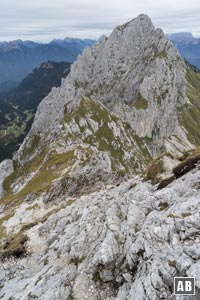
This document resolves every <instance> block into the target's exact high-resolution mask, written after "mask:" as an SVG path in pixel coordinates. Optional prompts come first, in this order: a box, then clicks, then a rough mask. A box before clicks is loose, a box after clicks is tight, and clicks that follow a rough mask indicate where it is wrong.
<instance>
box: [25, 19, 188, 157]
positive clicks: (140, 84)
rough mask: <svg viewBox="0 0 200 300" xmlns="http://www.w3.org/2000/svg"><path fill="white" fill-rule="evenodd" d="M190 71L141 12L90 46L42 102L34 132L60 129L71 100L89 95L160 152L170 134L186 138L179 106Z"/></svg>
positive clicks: (72, 104) (185, 100)
mask: <svg viewBox="0 0 200 300" xmlns="http://www.w3.org/2000/svg"><path fill="white" fill-rule="evenodd" d="M185 73H186V65H185V63H184V61H183V59H182V58H181V57H180V55H179V54H178V53H177V50H176V49H175V47H174V46H172V44H171V43H170V42H169V41H168V40H167V39H166V37H165V36H164V34H163V32H162V30H160V29H155V28H154V26H153V24H152V22H151V20H150V19H149V18H148V17H147V16H145V15H140V16H139V17H138V18H136V19H134V20H132V21H131V22H129V23H127V24H125V25H122V26H118V27H117V28H116V29H115V30H114V31H113V32H112V34H111V35H110V37H108V38H106V37H105V36H103V37H102V38H100V40H99V41H98V42H97V44H95V45H94V46H93V47H92V48H91V49H89V48H86V49H85V50H84V52H83V54H82V55H81V56H79V57H78V59H77V61H76V62H75V63H74V64H73V65H72V67H71V72H70V74H69V76H68V77H67V79H65V80H63V82H62V86H61V88H58V89H53V90H52V92H51V93H50V94H49V96H48V97H46V98H45V99H44V100H43V101H42V103H41V104H40V105H39V108H38V111H37V114H36V117H35V122H34V124H33V126H32V129H31V132H30V134H36V133H38V132H43V133H44V135H45V137H47V133H49V134H50V135H52V134H54V133H55V132H59V124H60V121H61V120H62V118H63V115H64V107H65V105H66V104H67V103H70V104H71V109H73V108H74V107H75V106H76V105H77V102H78V101H79V100H80V99H81V98H82V97H83V96H87V97H89V98H91V99H94V100H99V101H101V102H102V103H103V104H104V105H106V106H107V107H108V109H109V110H110V111H111V112H113V113H115V114H116V115H118V116H120V118H122V120H123V121H125V122H128V123H129V124H130V125H131V127H132V128H133V130H134V131H135V132H136V134H137V135H139V136H140V137H148V138H150V139H152V141H153V143H151V146H150V151H151V152H152V155H153V156H156V155H158V154H159V153H160V151H161V148H162V147H163V146H164V145H165V138H167V137H169V136H171V135H178V136H179V137H180V138H182V140H186V138H185V133H184V131H183V130H182V129H181V128H180V126H179V123H178V117H177V108H178V107H181V106H183V105H184V104H185V103H186V102H187V96H186V85H185V83H186V79H185ZM183 143H184V141H183ZM185 144H186V148H187V146H188V145H187V142H186V141H185Z"/></svg>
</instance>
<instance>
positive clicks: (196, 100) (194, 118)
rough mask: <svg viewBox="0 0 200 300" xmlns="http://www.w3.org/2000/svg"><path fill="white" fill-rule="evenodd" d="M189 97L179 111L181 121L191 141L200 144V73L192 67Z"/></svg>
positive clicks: (188, 84)
mask: <svg viewBox="0 0 200 300" xmlns="http://www.w3.org/2000/svg"><path fill="white" fill-rule="evenodd" d="M186 80H187V97H188V99H189V101H190V103H186V104H185V105H184V107H182V108H181V109H180V111H179V121H180V124H181V126H183V127H184V128H185V129H186V133H187V137H188V139H189V141H190V142H191V143H193V144H195V145H199V144H200V73H198V72H195V71H194V70H192V69H191V68H188V69H187V75H186Z"/></svg>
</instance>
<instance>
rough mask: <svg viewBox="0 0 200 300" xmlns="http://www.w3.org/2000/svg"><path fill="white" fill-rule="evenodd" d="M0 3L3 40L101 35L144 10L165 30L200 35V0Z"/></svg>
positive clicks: (25, 0)
mask: <svg viewBox="0 0 200 300" xmlns="http://www.w3.org/2000/svg"><path fill="white" fill-rule="evenodd" d="M1 2H3V3H1ZM0 5H1V10H0V40H6V39H7V40H10V39H16V38H22V39H28V38H30V39H32V40H50V39H52V38H54V37H56V38H59V37H60V38H61V37H65V36H75V37H85V38H98V37H99V36H100V35H101V34H109V33H110V32H111V30H112V29H113V28H114V27H115V26H116V25H118V24H122V23H124V22H127V21H129V20H130V19H132V18H134V17H136V16H137V15H138V14H141V13H145V14H148V15H149V16H150V17H151V18H152V20H153V22H154V24H155V25H156V26H157V27H162V28H163V29H164V31H165V32H177V31H192V32H193V33H194V34H196V35H198V34H199V35H200V18H199V15H200V1H199V0H190V1H188V0H168V1H161V0H139V1H138V0H137V1H136V0H123V1H122V0H73V1H69V0H48V1H47V0H18V1H16V0H6V1H4V0H0Z"/></svg>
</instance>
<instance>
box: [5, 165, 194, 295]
mask: <svg viewBox="0 0 200 300" xmlns="http://www.w3.org/2000/svg"><path fill="white" fill-rule="evenodd" d="M134 186H135V187H134ZM57 201H60V200H59V199H54V204H55V203H56V202H57ZM25 205H27V206H28V203H23V204H22V205H21V206H19V207H18V212H17V211H16V213H15V215H14V216H13V217H12V218H11V219H10V220H8V221H7V222H5V224H6V227H7V230H9V231H11V230H16V228H17V227H18V226H19V225H20V223H22V224H23V222H27V215H26V214H24V213H23V210H24V209H25ZM38 205H41V204H39V203H38ZM32 206H33V205H32ZM199 207H200V170H199V168H198V167H197V168H196V169H194V170H193V171H191V172H189V173H188V174H186V175H184V176H183V177H181V178H180V179H178V180H176V181H174V182H173V183H172V184H171V185H169V186H168V187H167V188H165V189H163V190H160V191H155V188H154V187H153V186H151V184H149V183H139V182H138V181H137V180H135V181H133V180H130V181H128V182H126V183H123V184H121V185H120V186H118V187H110V188H108V189H107V190H101V191H99V192H94V193H92V194H90V195H85V196H81V197H80V198H73V199H72V198H67V197H66V198H65V199H63V201H62V204H61V203H60V206H59V207H57V210H58V211H57V212H55V211H54V213H51V216H50V217H49V218H48V219H47V220H46V221H41V222H38V224H34V225H32V226H33V227H31V226H30V227H31V228H30V229H28V231H27V232H26V234H27V237H28V241H27V242H26V253H24V257H23V256H22V257H21V258H13V259H8V260H5V261H4V263H3V264H2V263H1V266H0V274H1V275H0V285H1V291H0V297H1V299H5V300H8V299H11V298H10V297H12V299H20V300H23V299H24V300H25V299H26V300H27V299H41V300H43V299H51V300H54V299H55V300H57V299H77V300H83V299H91V300H93V299H94V300H96V299H112V300H114V299H118V300H124V299H134V300H135V299H136V300H138V299H139V300H141V299H180V298H178V297H175V296H174V295H173V293H172V290H173V277H174V276H195V277H196V288H197V296H196V297H192V298H190V297H185V298H184V299H199V297H200V294H199V290H200V282H199V266H200V251H199V249H200V223H199V220H200V215H199V214H200V212H199ZM30 209H31V208H30ZM30 209H29V210H28V211H29V212H30ZM34 210H37V207H36V202H35V208H34V207H32V214H31V215H32V216H33V212H34ZM41 210H42V207H41ZM38 211H39V210H38Z"/></svg>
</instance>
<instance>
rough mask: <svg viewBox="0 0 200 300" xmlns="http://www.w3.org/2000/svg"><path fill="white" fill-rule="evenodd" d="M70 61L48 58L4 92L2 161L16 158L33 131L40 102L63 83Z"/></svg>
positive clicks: (1, 104) (0, 108) (0, 102)
mask: <svg viewBox="0 0 200 300" xmlns="http://www.w3.org/2000/svg"><path fill="white" fill-rule="evenodd" d="M69 70H70V64H69V63H66V62H60V63H55V62H51V61H47V62H45V63H43V64H41V65H40V66H39V67H38V68H35V69H34V70H33V71H32V72H31V73H30V74H29V75H28V76H27V77H26V78H25V79H24V80H23V81H22V82H21V84H20V85H19V86H17V87H16V88H15V89H13V90H12V91H10V92H8V93H4V94H1V95H0V161H2V160H3V159H5V158H8V157H12V154H13V152H14V151H15V150H17V148H18V146H19V144H20V143H21V142H22V141H23V139H24V137H25V135H26V134H27V132H28V131H29V129H30V127H31V124H32V122H33V119H34V115H35V111H36V109H37V106H38V104H39V103H40V101H41V100H42V99H43V98H44V97H45V96H47V95H48V93H49V92H50V91H51V89H52V87H58V86H60V84H61V78H64V77H66V76H67V75H68V73H69Z"/></svg>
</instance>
